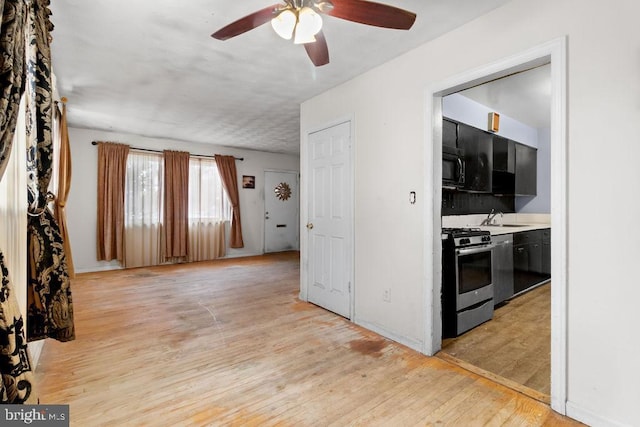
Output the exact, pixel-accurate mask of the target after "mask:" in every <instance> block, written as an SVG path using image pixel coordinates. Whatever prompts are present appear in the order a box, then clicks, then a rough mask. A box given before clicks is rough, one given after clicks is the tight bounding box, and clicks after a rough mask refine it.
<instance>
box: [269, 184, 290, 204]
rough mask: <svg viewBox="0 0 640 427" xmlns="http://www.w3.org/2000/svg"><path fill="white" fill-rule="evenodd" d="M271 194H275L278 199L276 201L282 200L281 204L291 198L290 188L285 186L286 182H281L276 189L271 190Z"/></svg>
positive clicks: (287, 185)
mask: <svg viewBox="0 0 640 427" xmlns="http://www.w3.org/2000/svg"><path fill="white" fill-rule="evenodd" d="M273 192H274V193H276V197H278V199H280V200H282V201H283V202H284V201H285V200H289V198H290V197H291V187H289V184H287V183H286V182H281V183H280V184H278V185H276V188H274V189H273Z"/></svg>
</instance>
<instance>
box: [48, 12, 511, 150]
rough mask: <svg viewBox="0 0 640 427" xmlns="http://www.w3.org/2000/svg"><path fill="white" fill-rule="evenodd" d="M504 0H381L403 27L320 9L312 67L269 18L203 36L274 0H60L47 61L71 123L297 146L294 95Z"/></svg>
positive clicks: (254, 145) (298, 98)
mask: <svg viewBox="0 0 640 427" xmlns="http://www.w3.org/2000/svg"><path fill="white" fill-rule="evenodd" d="M508 1H510V0H448V1H441V0H379V1H378V2H380V3H386V4H389V5H393V6H396V7H400V8H403V9H407V10H410V11H412V12H415V13H416V14H417V16H418V17H417V20H416V23H415V24H414V26H413V28H412V29H411V30H409V31H400V30H388V29H381V28H376V27H370V26H366V25H361V24H356V23H351V22H347V21H343V20H339V19H336V18H332V17H325V18H324V26H323V31H324V34H325V36H326V39H327V43H328V45H329V55H330V58H331V63H330V64H329V65H326V66H324V67H319V68H316V67H314V66H313V65H312V64H311V62H310V60H309V59H308V57H307V55H306V53H305V51H304V48H303V47H302V46H296V45H293V44H292V43H291V42H288V41H286V40H283V39H281V38H279V37H278V36H277V35H276V34H275V33H274V32H273V30H272V29H271V27H270V25H269V24H265V25H263V26H261V27H259V28H257V29H254V30H252V31H249V32H247V33H245V34H243V35H240V36H238V37H236V38H233V39H230V40H227V41H219V40H215V39H213V38H211V37H210V35H211V33H213V32H214V31H216V30H218V29H220V28H221V27H223V26H225V25H227V24H229V23H230V22H232V21H234V20H236V19H238V18H241V17H243V16H246V15H248V14H250V13H252V12H254V11H256V10H258V9H262V8H264V7H266V6H269V5H270V4H273V3H275V2H274V1H273V0H244V1H237V0H207V1H205V0H189V1H185V2H181V1H175V0H135V1H131V0H91V1H87V0H56V1H53V2H51V6H50V8H51V10H52V12H53V16H52V21H53V23H54V24H55V30H54V32H53V34H52V35H53V44H52V56H53V67H54V72H55V74H56V77H57V86H58V90H59V92H60V94H61V96H66V97H67V98H68V99H69V101H68V104H67V108H68V113H69V114H68V118H69V125H70V126H73V127H80V128H91V129H99V130H109V131H115V132H123V133H131V134H136V135H143V136H149V137H156V138H169V139H175V140H179V141H193V142H204V143H212V144H217V145H224V146H232V147H239V148H247V149H257V150H264V151H272V152H282V153H297V152H299V139H300V124H299V123H300V122H299V109H300V103H301V102H303V101H305V100H307V99H309V98H311V97H313V96H315V95H317V94H319V93H322V92H324V91H326V90H327V89H329V88H332V87H335V86H336V85H338V84H340V83H342V82H345V81H347V80H350V79H352V78H353V77H355V76H357V75H359V74H361V73H363V72H365V71H367V70H369V69H371V68H373V67H375V66H377V65H379V64H381V63H384V62H386V61H388V60H390V59H392V58H394V57H396V56H398V55H400V54H402V53H404V52H406V51H408V50H410V49H413V48H415V47H417V46H419V45H421V44H423V43H425V42H427V41H429V40H432V39H434V38H436V37H438V36H439V35H441V34H443V33H446V32H448V31H450V30H452V29H454V28H456V27H458V26H461V25H463V24H464V23H466V22H468V21H470V20H473V19H474V18H476V17H478V16H481V15H483V14H485V13H487V12H488V11H490V10H492V9H494V8H496V7H499V6H500V5H502V4H504V3H507V2H508ZM461 49H463V47H461ZM439 60H446V58H440V59H439ZM505 114H506V113H505Z"/></svg>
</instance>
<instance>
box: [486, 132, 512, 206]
mask: <svg viewBox="0 0 640 427" xmlns="http://www.w3.org/2000/svg"><path fill="white" fill-rule="evenodd" d="M515 173H516V146H515V143H514V142H513V141H511V140H508V139H507V138H503V137H501V136H498V135H493V177H492V178H493V180H492V189H493V194H498V195H502V194H506V195H512V194H513V193H514V192H515V185H516V176H515Z"/></svg>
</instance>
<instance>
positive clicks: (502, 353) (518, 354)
mask: <svg viewBox="0 0 640 427" xmlns="http://www.w3.org/2000/svg"><path fill="white" fill-rule="evenodd" d="M441 353H443V354H440V356H442V357H444V358H447V355H448V356H451V357H452V358H454V359H457V360H459V361H462V362H463V363H461V365H464V366H466V367H467V368H470V369H473V367H477V368H480V370H482V371H486V372H488V373H490V374H494V375H496V376H499V377H502V378H504V379H506V381H505V383H508V384H509V385H510V386H512V387H516V388H518V386H517V384H521V385H523V386H525V387H526V388H530V389H532V390H525V389H524V388H522V389H521V390H523V391H524V392H526V393H528V394H530V395H531V396H533V397H536V398H537V399H539V400H542V401H544V402H548V401H549V394H550V392H551V390H550V389H551V283H547V284H545V285H542V286H540V287H538V288H536V289H533V290H531V291H529V292H527V293H525V294H523V295H520V296H518V297H516V298H514V299H513V300H511V301H509V302H508V304H506V305H504V306H502V307H500V308H497V309H496V310H495V312H494V316H493V319H492V320H490V321H488V322H486V323H483V324H482V325H480V326H478V327H476V328H475V329H472V330H471V331H469V332H467V333H465V334H463V335H461V336H459V337H457V338H452V339H445V340H443V342H442V352H441ZM447 359H448V360H453V359H451V358H447ZM494 379H497V380H498V381H501V379H500V378H498V377H495V376H494Z"/></svg>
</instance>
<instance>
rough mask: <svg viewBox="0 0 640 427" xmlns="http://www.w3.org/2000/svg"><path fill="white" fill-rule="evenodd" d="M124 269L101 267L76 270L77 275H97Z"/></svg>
mask: <svg viewBox="0 0 640 427" xmlns="http://www.w3.org/2000/svg"><path fill="white" fill-rule="evenodd" d="M123 269H124V267H122V266H119V265H104V266H100V267H90V268H79V269H76V270H75V273H76V274H82V273H97V272H99V271H111V270H123Z"/></svg>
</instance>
